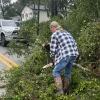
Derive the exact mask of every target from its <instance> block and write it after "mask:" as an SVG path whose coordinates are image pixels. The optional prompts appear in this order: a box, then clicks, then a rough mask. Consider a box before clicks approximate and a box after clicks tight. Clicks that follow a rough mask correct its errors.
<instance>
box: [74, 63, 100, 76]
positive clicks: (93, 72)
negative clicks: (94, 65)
mask: <svg viewBox="0 0 100 100" xmlns="http://www.w3.org/2000/svg"><path fill="white" fill-rule="evenodd" d="M73 65H75V66H76V67H78V68H79V69H81V70H82V71H84V72H89V73H91V74H93V75H95V76H98V77H100V72H95V71H91V70H89V69H87V68H84V67H83V66H82V65H80V64H76V63H74V64H73Z"/></svg>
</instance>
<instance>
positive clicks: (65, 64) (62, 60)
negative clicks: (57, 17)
mask: <svg viewBox="0 0 100 100" xmlns="http://www.w3.org/2000/svg"><path fill="white" fill-rule="evenodd" d="M49 27H50V30H51V32H52V33H53V34H52V36H51V43H50V57H51V58H52V61H53V62H54V63H55V67H54V70H53V76H54V80H55V84H56V87H57V94H64V93H68V88H69V85H70V79H71V74H70V73H71V69H72V65H73V63H74V61H75V60H76V58H77V56H78V55H79V53H78V49H77V44H76V42H75V40H74V39H73V37H72V35H71V34H70V33H68V32H67V31H64V30H62V28H61V27H60V29H58V27H59V24H58V23H57V22H56V21H52V22H51V23H50V26H49ZM63 69H64V70H65V73H64V76H65V79H64V90H63V84H62V79H61V75H60V73H61V71H62V70H63Z"/></svg>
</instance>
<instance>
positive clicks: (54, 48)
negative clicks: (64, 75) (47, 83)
mask: <svg viewBox="0 0 100 100" xmlns="http://www.w3.org/2000/svg"><path fill="white" fill-rule="evenodd" d="M78 55H79V53H78V49H77V44H76V42H75V40H74V39H73V37H72V36H71V34H70V33H68V32H60V31H59V30H57V31H56V32H54V33H53V34H52V36H51V44H50V56H51V57H55V65H56V64H57V63H59V62H60V60H61V59H63V58H66V57H68V56H78Z"/></svg>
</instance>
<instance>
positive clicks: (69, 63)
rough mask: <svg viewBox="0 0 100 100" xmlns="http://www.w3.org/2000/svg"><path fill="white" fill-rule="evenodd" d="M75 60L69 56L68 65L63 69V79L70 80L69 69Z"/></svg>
mask: <svg viewBox="0 0 100 100" xmlns="http://www.w3.org/2000/svg"><path fill="white" fill-rule="evenodd" d="M75 60H76V57H75V56H71V57H70V60H69V62H68V64H67V65H66V67H65V77H67V78H71V69H72V65H73V63H74V61H75Z"/></svg>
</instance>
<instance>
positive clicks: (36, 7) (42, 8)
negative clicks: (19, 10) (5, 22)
mask: <svg viewBox="0 0 100 100" xmlns="http://www.w3.org/2000/svg"><path fill="white" fill-rule="evenodd" d="M28 7H29V8H31V9H32V10H37V9H38V5H35V9H34V5H30V6H28ZM40 10H46V9H45V6H44V5H40Z"/></svg>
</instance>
